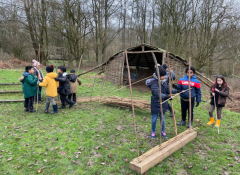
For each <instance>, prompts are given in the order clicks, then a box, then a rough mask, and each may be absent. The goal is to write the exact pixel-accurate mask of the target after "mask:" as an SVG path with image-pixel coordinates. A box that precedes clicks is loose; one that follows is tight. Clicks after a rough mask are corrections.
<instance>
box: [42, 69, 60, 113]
mask: <svg viewBox="0 0 240 175" xmlns="http://www.w3.org/2000/svg"><path fill="white" fill-rule="evenodd" d="M53 70H54V67H53V65H49V66H47V67H46V71H47V75H46V77H45V78H44V79H43V82H42V83H39V86H41V87H46V94H47V103H46V109H45V111H44V112H48V108H49V105H50V102H51V103H52V105H53V111H52V112H51V114H55V113H57V112H58V107H57V104H56V102H55V100H54V97H56V96H57V88H58V86H59V82H58V81H56V80H55V78H57V74H56V73H55V72H53Z"/></svg>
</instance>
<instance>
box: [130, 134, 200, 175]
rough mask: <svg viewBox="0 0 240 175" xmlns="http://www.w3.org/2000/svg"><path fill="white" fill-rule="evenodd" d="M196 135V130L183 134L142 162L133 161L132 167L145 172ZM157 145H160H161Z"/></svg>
mask: <svg viewBox="0 0 240 175" xmlns="http://www.w3.org/2000/svg"><path fill="white" fill-rule="evenodd" d="M196 137H197V132H196V131H192V132H189V133H188V134H186V135H184V136H182V137H181V138H180V139H179V140H176V141H174V142H172V143H170V144H169V145H168V146H166V147H165V148H163V149H161V150H159V151H157V152H155V153H153V154H151V155H149V156H148V157H146V158H145V159H143V160H142V161H141V162H139V163H138V162H134V161H131V162H130V169H131V170H134V171H136V172H137V173H141V174H143V173H145V172H146V171H147V170H149V169H150V168H151V167H153V166H155V165H156V164H158V163H159V162H160V161H162V160H163V159H165V158H166V157H168V156H170V155H171V154H172V153H174V152H175V151H177V150H179V149H180V148H182V147H183V146H185V145H186V144H187V143H189V142H190V141H192V140H193V139H195V138H196ZM157 147H159V145H158V146H157ZM153 149H154V148H153Z"/></svg>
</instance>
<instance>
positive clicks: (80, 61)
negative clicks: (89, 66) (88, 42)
mask: <svg viewBox="0 0 240 175" xmlns="http://www.w3.org/2000/svg"><path fill="white" fill-rule="evenodd" d="M82 56H83V54H82V55H81V58H80V61H79V64H78V73H77V75H78V74H79V70H80V66H81V62H82Z"/></svg>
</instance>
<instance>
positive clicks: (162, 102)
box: [162, 88, 192, 104]
mask: <svg viewBox="0 0 240 175" xmlns="http://www.w3.org/2000/svg"><path fill="white" fill-rule="evenodd" d="M191 89H192V88H191ZM188 90H189V89H186V90H184V91H182V92H179V93H177V94H175V95H174V96H173V98H175V97H177V96H178V95H180V94H182V93H184V92H186V91H188ZM169 100H170V99H167V100H165V101H164V102H162V104H163V103H166V102H168V101H169Z"/></svg>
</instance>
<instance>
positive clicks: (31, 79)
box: [22, 66, 38, 112]
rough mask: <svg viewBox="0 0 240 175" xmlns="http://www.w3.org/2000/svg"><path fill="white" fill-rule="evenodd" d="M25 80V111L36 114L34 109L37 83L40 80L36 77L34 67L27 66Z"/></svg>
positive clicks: (24, 74) (23, 81)
mask: <svg viewBox="0 0 240 175" xmlns="http://www.w3.org/2000/svg"><path fill="white" fill-rule="evenodd" d="M23 76H24V79H23V80H22V84H23V86H22V88H23V94H24V98H25V102H24V107H25V111H29V112H36V110H34V109H33V102H34V96H35V95H37V88H38V85H37V82H38V78H37V77H36V76H34V70H33V67H32V66H26V68H25V72H24V73H23Z"/></svg>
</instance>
